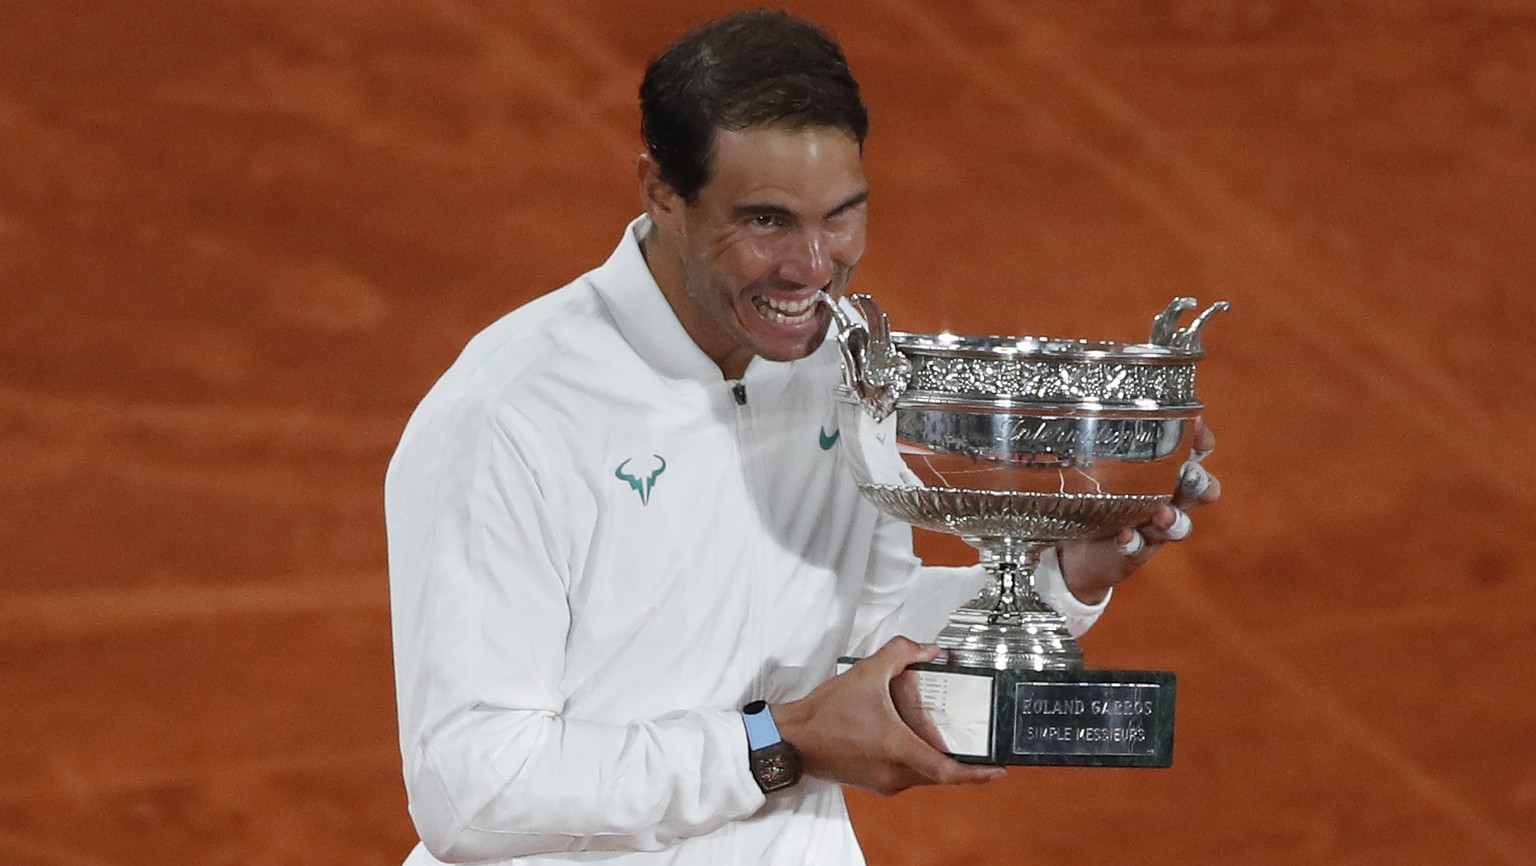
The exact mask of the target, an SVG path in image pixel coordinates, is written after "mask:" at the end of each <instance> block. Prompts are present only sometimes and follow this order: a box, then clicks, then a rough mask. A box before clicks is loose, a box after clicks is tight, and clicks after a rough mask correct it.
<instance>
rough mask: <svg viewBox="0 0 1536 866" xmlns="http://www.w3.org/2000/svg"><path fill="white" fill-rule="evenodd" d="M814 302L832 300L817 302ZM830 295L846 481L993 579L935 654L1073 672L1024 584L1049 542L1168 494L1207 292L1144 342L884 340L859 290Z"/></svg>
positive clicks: (963, 661) (1135, 518)
mask: <svg viewBox="0 0 1536 866" xmlns="http://www.w3.org/2000/svg"><path fill="white" fill-rule="evenodd" d="M828 303H829V304H830V303H831V302H830V298H829V299H828ZM849 304H850V305H851V306H852V307H853V309H854V310H856V311H857V312H858V313H859V314H860V315H861V316H862V317H863V319H864V323H863V324H861V323H859V322H857V321H855V319H854V318H853V317H852V316H850V315H849V314H848V312H847V311H846V310H844V309H842V308H840V307H838V306H837V305H836V304H831V306H832V308H833V311H834V318H835V319H836V323H837V337H838V342H839V345H840V346H841V348H842V352H843V371H844V382H843V384H842V385H841V386H839V387H838V388H837V393H836V399H837V403H838V410H837V411H838V416H839V427H840V429H842V430H843V431H844V436H843V441H844V443H845V445H844V447H845V448H846V449H847V453H848V457H849V460H848V462H849V464H850V465H851V467H852V470H853V474H854V478H855V480H856V481H857V483H858V485H859V489H860V490H861V491H862V492H863V493H864V495H865V496H866V497H867V498H868V499H869V500H870V501H872V502H873V503H874V504H875V505H876V506H877V507H878V508H880V509H881V510H882V511H884V512H885V513H886V514H888V515H890V516H892V517H895V518H897V519H899V520H903V521H906V522H908V523H910V524H912V525H914V526H919V527H922V528H924V529H929V530H934V531H938V532H947V533H951V534H954V535H958V536H960V537H961V538H963V539H965V540H966V541H967V542H968V543H970V544H971V545H972V546H974V547H976V548H978V549H979V550H980V551H981V561H982V564H983V566H984V567H985V569H986V570H987V572H988V573H989V574H990V575H991V577H992V580H990V581H989V585H988V586H987V588H986V589H984V590H983V591H982V593H981V595H979V596H978V597H977V598H975V599H973V600H972V601H971V602H968V603H967V604H966V605H964V606H962V607H961V608H960V609H959V610H957V611H955V612H954V613H953V614H952V615H951V616H950V621H949V624H948V626H947V627H946V628H945V629H944V630H943V631H942V632H941V633H940V634H939V637H938V644H939V646H940V647H942V648H943V649H944V650H945V653H946V656H945V659H946V661H948V662H949V663H950V664H954V665H958V666H963V667H986V668H994V669H1000V670H1001V669H1032V670H1076V669H1080V668H1081V667H1082V666H1083V657H1082V651H1081V650H1080V649H1079V648H1078V646H1077V641H1076V639H1075V638H1073V636H1072V635H1071V634H1070V633H1069V632H1068V631H1067V629H1066V624H1065V620H1064V619H1063V618H1062V617H1061V616H1060V615H1059V614H1058V613H1056V612H1055V611H1054V610H1052V609H1051V608H1050V607H1049V606H1047V605H1046V604H1044V602H1042V601H1041V600H1040V599H1039V597H1038V595H1036V593H1035V591H1034V571H1035V568H1036V566H1037V565H1038V561H1039V557H1040V554H1041V553H1042V552H1043V551H1044V550H1045V549H1047V548H1049V547H1050V546H1052V545H1054V544H1055V543H1056V542H1059V541H1064V540H1069V539H1079V538H1102V537H1107V536H1112V535H1114V534H1116V533H1118V532H1119V531H1120V530H1121V529H1123V528H1125V527H1129V526H1137V525H1139V524H1142V523H1145V522H1146V521H1147V520H1149V519H1151V517H1152V516H1153V515H1154V514H1156V513H1157V512H1158V510H1159V509H1160V508H1162V507H1163V506H1164V505H1166V504H1168V503H1169V502H1170V501H1171V500H1172V498H1173V493H1174V491H1175V490H1176V489H1177V487H1178V482H1179V476H1180V473H1181V471H1182V468H1183V466H1184V463H1185V461H1186V460H1188V459H1189V456H1190V452H1191V450H1192V439H1193V437H1194V432H1195V422H1196V418H1197V416H1198V415H1199V414H1200V411H1201V408H1202V407H1201V404H1200V402H1199V401H1198V400H1196V399H1195V367H1196V364H1197V362H1198V361H1199V360H1200V359H1201V358H1202V357H1203V356H1204V350H1203V346H1202V343H1201V332H1202V331H1203V329H1204V327H1205V324H1206V322H1207V321H1208V320H1209V319H1210V317H1211V316H1212V315H1214V314H1215V313H1217V312H1220V311H1222V310H1225V309H1227V308H1228V306H1229V305H1228V304H1227V303H1226V302H1218V303H1216V304H1214V305H1212V306H1211V307H1209V308H1208V309H1206V310H1205V311H1204V312H1203V313H1201V314H1199V315H1198V316H1196V317H1195V318H1194V320H1193V321H1191V322H1190V323H1189V324H1188V325H1187V326H1185V327H1182V328H1181V327H1179V319H1180V317H1181V316H1182V315H1183V314H1184V313H1185V312H1187V311H1189V310H1192V309H1194V307H1195V306H1196V303H1195V301H1194V300H1193V299H1191V298H1175V299H1174V300H1173V301H1172V302H1171V303H1170V304H1169V305H1168V307H1167V308H1166V309H1165V310H1164V311H1163V312H1162V313H1161V314H1159V315H1158V316H1156V317H1155V318H1154V319H1153V325H1152V333H1151V335H1150V337H1149V339H1148V340H1147V342H1145V343H1112V342H1101V341H1093V340H1066V339H1055V338H1046V337H996V336H956V335H951V334H909V333H892V332H891V331H890V329H889V324H888V322H887V320H886V317H885V314H884V313H883V312H882V311H881V310H880V308H879V306H878V305H877V304H876V303H875V302H874V300H873V299H872V298H870V297H869V296H867V295H854V296H852V297H851V298H849Z"/></svg>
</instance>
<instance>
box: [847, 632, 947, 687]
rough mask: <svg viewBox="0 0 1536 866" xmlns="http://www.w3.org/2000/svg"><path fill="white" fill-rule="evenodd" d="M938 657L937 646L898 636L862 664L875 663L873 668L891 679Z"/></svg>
mask: <svg viewBox="0 0 1536 866" xmlns="http://www.w3.org/2000/svg"><path fill="white" fill-rule="evenodd" d="M938 657H939V647H938V645H937V644H931V643H918V642H917V641H914V640H911V639H909V638H905V637H901V636H900V635H898V636H896V637H893V638H891V639H890V640H889V641H886V644H885V646H883V647H881V648H880V649H879V650H878V651H877V652H876V653H875V654H874V655H872V656H870V657H869V658H866V659H864V661H862V662H860V664H870V663H873V665H872V666H873V667H875V668H876V669H878V670H880V671H882V672H884V674H885V677H886V679H891V678H893V677H895V676H896V675H897V674H899V673H901V671H903V670H905V669H906V667H907V666H908V665H915V664H922V663H924V662H931V661H933V660H934V659H936V658H938Z"/></svg>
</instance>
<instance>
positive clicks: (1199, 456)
mask: <svg viewBox="0 0 1536 866" xmlns="http://www.w3.org/2000/svg"><path fill="white" fill-rule="evenodd" d="M1214 450H1215V449H1214V448H1193V449H1190V455H1189V461H1190V462H1191V463H1199V462H1200V461H1202V460H1204V459H1205V458H1207V457H1209V456H1211V452H1212V451H1214Z"/></svg>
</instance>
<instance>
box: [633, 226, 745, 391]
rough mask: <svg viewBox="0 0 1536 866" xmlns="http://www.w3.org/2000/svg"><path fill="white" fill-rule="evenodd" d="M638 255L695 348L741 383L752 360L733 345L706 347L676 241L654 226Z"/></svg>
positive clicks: (723, 373)
mask: <svg viewBox="0 0 1536 866" xmlns="http://www.w3.org/2000/svg"><path fill="white" fill-rule="evenodd" d="M640 255H641V257H642V258H644V259H645V264H646V267H648V268H649V269H650V271H651V277H652V278H654V279H655V280H656V285H657V286H658V287H660V288H661V296H662V297H664V298H666V299H667V305H668V306H670V307H671V308H672V314H673V315H675V316H677V320H678V322H680V323H682V326H683V330H684V331H687V332H688V336H689V338H690V339H692V340H693V343H694V345H696V346H698V347H699V349H700V350H701V351H703V352H704V354H705V355H708V356H709V359H710V360H711V361H714V362H715V366H717V367H719V368H720V374H721V375H722V376H724V377H725V378H727V379H740V378H741V377H742V376H743V375H744V374H745V373H746V371H747V363H748V362H749V361H751V360H752V356H751V354H750V353H743V351H742V350H741V349H740V348H739V347H738V346H736V345H735V344H734V343H731V344H727V345H718V346H716V345H710V344H709V341H708V340H707V336H708V334H707V331H706V330H705V328H704V323H703V321H702V314H701V313H700V312H699V310H698V306H697V304H695V302H694V300H693V297H692V296H690V295H689V294H688V277H687V275H686V274H685V272H684V270H683V253H682V244H681V243H679V238H677V236H675V235H672V234H669V233H668V232H666V231H665V230H663V229H662V228H661V227H660V226H658V225H654V224H653V225H652V226H651V231H650V233H648V234H647V235H646V236H645V238H644V239H642V240H641V241H640Z"/></svg>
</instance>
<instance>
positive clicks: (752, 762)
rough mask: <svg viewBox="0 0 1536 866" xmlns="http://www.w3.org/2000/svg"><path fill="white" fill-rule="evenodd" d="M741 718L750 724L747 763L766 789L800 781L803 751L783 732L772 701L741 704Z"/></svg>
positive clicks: (780, 787) (766, 791) (778, 788)
mask: <svg viewBox="0 0 1536 866" xmlns="http://www.w3.org/2000/svg"><path fill="white" fill-rule="evenodd" d="M741 718H742V720H743V721H744V722H746V725H747V764H748V765H749V766H750V767H751V768H752V778H753V779H755V780H757V786H758V787H759V788H762V789H763V793H764V794H771V793H773V792H774V791H778V790H782V789H784V788H788V787H789V786H790V785H793V784H794V783H796V782H798V781H800V752H799V751H798V750H796V749H795V747H794V745H792V744H790V743H787V742H785V741H784V738H783V737H781V736H779V726H778V725H775V724H774V723H773V713H770V712H768V704H767V703H766V702H765V701H753V702H752V703H750V704H747V705H746V706H744V707H742V708H741Z"/></svg>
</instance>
